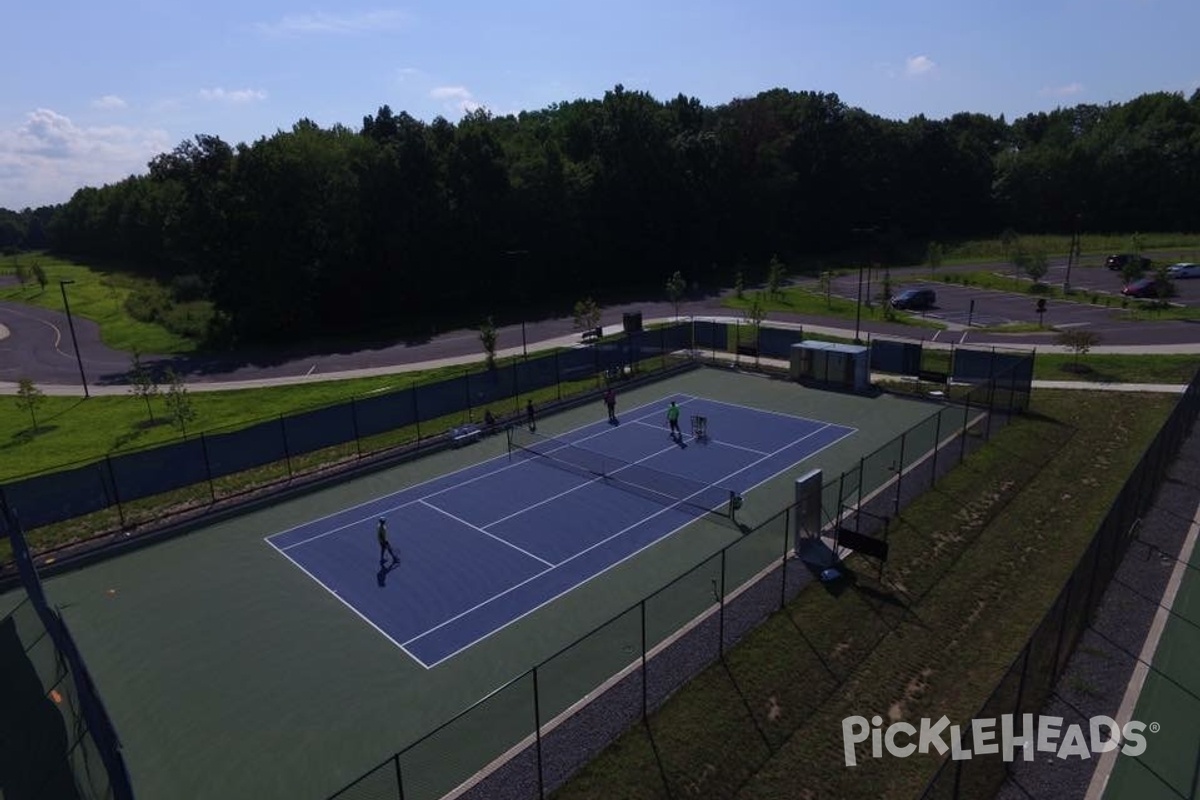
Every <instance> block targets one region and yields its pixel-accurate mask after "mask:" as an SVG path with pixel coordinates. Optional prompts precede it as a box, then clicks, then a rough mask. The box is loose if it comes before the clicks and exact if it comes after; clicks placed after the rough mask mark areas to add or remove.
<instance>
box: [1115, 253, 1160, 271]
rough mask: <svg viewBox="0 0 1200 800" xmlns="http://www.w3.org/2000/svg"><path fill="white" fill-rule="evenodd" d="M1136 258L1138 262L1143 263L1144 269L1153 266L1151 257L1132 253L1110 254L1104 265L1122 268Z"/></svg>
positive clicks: (1117, 268) (1116, 268)
mask: <svg viewBox="0 0 1200 800" xmlns="http://www.w3.org/2000/svg"><path fill="white" fill-rule="evenodd" d="M1134 259H1137V261H1138V263H1140V264H1141V265H1142V269H1144V270H1145V269H1150V267H1151V266H1153V264H1152V262H1151V261H1150V259H1148V258H1146V257H1145V256H1135V255H1133V254H1132V253H1117V254H1116V255H1114V256H1109V257H1108V258H1106V259H1104V266H1106V267H1108V268H1109V269H1113V270H1121V269H1125V265H1126V264H1128V263H1129V262H1130V261H1133V260H1134Z"/></svg>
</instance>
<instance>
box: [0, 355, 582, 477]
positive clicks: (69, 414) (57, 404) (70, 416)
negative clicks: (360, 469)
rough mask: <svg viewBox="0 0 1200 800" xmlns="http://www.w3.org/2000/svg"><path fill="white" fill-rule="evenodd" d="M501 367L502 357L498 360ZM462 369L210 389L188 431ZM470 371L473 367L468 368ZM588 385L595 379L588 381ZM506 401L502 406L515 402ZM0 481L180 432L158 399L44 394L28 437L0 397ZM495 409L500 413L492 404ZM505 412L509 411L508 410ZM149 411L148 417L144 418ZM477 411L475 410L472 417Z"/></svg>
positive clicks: (19, 416)
mask: <svg viewBox="0 0 1200 800" xmlns="http://www.w3.org/2000/svg"><path fill="white" fill-rule="evenodd" d="M496 363H497V367H498V368H501V369H502V368H503V367H504V365H505V364H508V363H509V360H505V359H497V362H496ZM467 371H468V367H466V366H447V367H438V368H435V369H427V370H419V371H413V372H403V373H397V374H395V375H380V376H376V377H370V378H351V379H347V380H340V381H322V382H317V383H300V384H292V385H287V386H270V387H264V388H260V389H234V390H229V391H217V392H190V393H189V394H188V398H189V400H190V402H191V405H192V408H193V409H194V410H195V411H196V418H195V420H193V421H192V422H191V423H189V425H188V433H189V434H192V435H195V434H197V433H201V432H205V433H208V432H215V431H218V430H229V429H231V428H237V427H243V426H246V425H250V424H253V423H255V422H261V421H263V420H266V419H274V418H277V417H279V416H281V415H288V414H295V413H298V412H300V411H304V410H308V409H312V408H319V407H322V406H329V405H334V404H337V403H344V402H347V401H349V400H350V399H352V398H355V397H360V398H361V397H366V396H369V395H373V394H377V393H380V392H387V391H398V390H402V389H408V388H410V387H412V386H413V385H420V384H426V383H432V382H434V381H440V380H446V379H449V378H457V377H461V376H462V375H463V374H465V373H466V372H467ZM470 371H471V373H472V374H477V373H478V372H479V367H478V366H475V367H473V368H471V369H470ZM589 383H591V384H593V385H594V384H595V380H591V381H589ZM515 402H516V401H515V400H510V401H509V404H512V403H515ZM0 408H5V409H6V413H4V414H0V453H3V455H4V457H3V459H0V481H7V480H12V479H13V478H15V477H17V476H20V475H28V474H30V473H33V472H41V471H44V470H51V469H55V468H58V467H62V466H65V465H67V464H70V463H75V462H80V461H92V460H95V459H97V458H102V457H103V456H105V455H114V454H116V453H119V452H122V451H123V450H128V449H133V448H142V447H146V446H149V445H155V444H163V443H167V442H171V441H175V440H177V439H178V438H179V436H180V431H179V430H177V429H176V428H175V427H174V426H172V425H171V424H170V423H169V422H168V420H167V411H166V406H165V402H164V399H163V397H161V396H159V397H155V398H152V399H151V401H150V410H147V407H146V402H145V401H144V400H143V399H141V398H137V397H134V396H133V395H132V394H130V395H128V396H112V395H96V396H93V397H92V398H90V399H88V400H84V399H83V398H81V397H57V396H45V397H43V398H42V401H41V403H40V404H39V405H38V407H37V409H36V414H37V421H38V430H37V431H36V432H35V431H34V429H33V424H32V421H31V418H30V415H29V412H28V411H24V410H21V409H19V408H18V407H17V398H16V397H15V396H8V397H0ZM493 410H494V411H497V412H499V411H500V409H499V408H498V407H496V406H494V407H493ZM505 410H508V411H512V410H515V406H514V407H512V408H507V409H505ZM151 413H152V414H153V416H154V420H153V421H151ZM480 414H482V409H480V410H478V411H477V413H476V416H479V415H480Z"/></svg>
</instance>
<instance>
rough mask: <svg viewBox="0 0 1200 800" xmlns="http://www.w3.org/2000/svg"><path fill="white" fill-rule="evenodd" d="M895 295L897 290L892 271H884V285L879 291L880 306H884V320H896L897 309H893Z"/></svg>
mask: <svg viewBox="0 0 1200 800" xmlns="http://www.w3.org/2000/svg"><path fill="white" fill-rule="evenodd" d="M893 294H895V289H894V287H893V286H892V271H891V270H889V269H884V271H883V283H882V284H881V285H880V289H879V304H880V305H881V306H883V318H884V319H886V320H889V321H890V320H893V319H895V318H896V309H894V308H892V295H893Z"/></svg>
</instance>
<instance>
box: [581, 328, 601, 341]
mask: <svg viewBox="0 0 1200 800" xmlns="http://www.w3.org/2000/svg"><path fill="white" fill-rule="evenodd" d="M603 336H604V328H603V327H599V328H588V329H587V330H586V331H584V332H583V333H582V334H581V335H580V337H579V339H580V341H582V342H583V343H584V344H592V343H593V342H598V341H600V339H601V338H602V337H603Z"/></svg>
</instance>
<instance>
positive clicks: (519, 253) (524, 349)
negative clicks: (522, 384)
mask: <svg viewBox="0 0 1200 800" xmlns="http://www.w3.org/2000/svg"><path fill="white" fill-rule="evenodd" d="M504 255H506V256H514V257H527V256H528V255H529V251H528V250H505V251H504ZM521 272H522V273H523V272H524V270H521ZM524 277H525V276H524V275H523V274H522V275H521V276H520V280H519V281H518V283H519V286H520V289H519V291H520V292H521V299H522V303H521V305H522V306H524V305H525V303H524V299H525V297H526V296H527V295H526V293H525V283H524V281H523V279H524ZM521 311H522V314H521V357H522V358H524V359H525V360H526V361H528V360H529V346H528V345H527V344H526V343H525V314H524V308H522V309H521Z"/></svg>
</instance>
